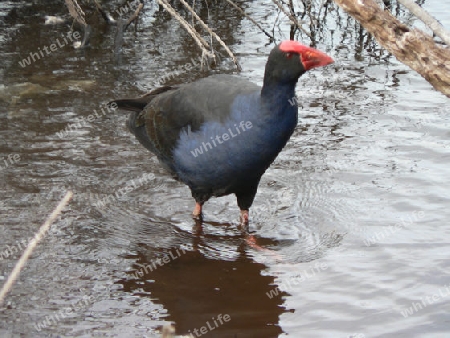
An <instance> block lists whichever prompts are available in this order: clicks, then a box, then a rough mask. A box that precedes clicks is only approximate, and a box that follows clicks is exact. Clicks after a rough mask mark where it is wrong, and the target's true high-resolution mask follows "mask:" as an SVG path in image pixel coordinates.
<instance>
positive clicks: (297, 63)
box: [264, 40, 334, 84]
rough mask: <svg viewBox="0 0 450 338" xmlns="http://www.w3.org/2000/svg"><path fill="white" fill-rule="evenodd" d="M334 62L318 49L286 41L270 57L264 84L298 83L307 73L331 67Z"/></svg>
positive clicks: (273, 50)
mask: <svg viewBox="0 0 450 338" xmlns="http://www.w3.org/2000/svg"><path fill="white" fill-rule="evenodd" d="M333 62H334V60H333V59H332V58H331V57H329V56H328V55H326V54H325V53H322V52H321V51H318V50H317V49H314V48H311V47H308V46H305V45H302V44H301V43H299V42H297V41H293V40H286V41H283V42H282V43H280V44H279V45H278V46H276V47H275V48H274V49H272V51H271V52H270V55H269V60H268V61H267V64H266V70H265V75H264V83H265V84H267V83H268V82H270V83H273V84H284V83H294V84H295V83H297V81H298V78H299V77H300V76H301V75H302V74H304V73H305V72H306V71H308V70H310V69H312V68H316V67H322V66H326V65H329V64H330V63H333Z"/></svg>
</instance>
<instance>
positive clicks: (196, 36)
mask: <svg viewBox="0 0 450 338" xmlns="http://www.w3.org/2000/svg"><path fill="white" fill-rule="evenodd" d="M157 1H158V3H159V4H160V5H161V6H163V7H164V9H165V10H166V11H167V12H168V13H169V14H170V15H172V16H173V17H174V18H175V19H176V20H177V21H178V22H179V23H180V24H181V25H182V26H183V27H184V28H185V29H186V30H187V31H188V33H189V34H190V35H191V36H192V38H193V39H194V41H195V43H196V44H197V45H198V47H199V48H200V49H201V50H202V55H205V54H206V55H207V56H208V57H210V58H212V59H215V55H214V54H213V53H211V52H210V51H208V50H207V49H206V48H209V44H208V43H207V42H206V41H205V39H203V38H202V37H201V36H200V35H199V34H198V33H197V31H196V30H195V29H194V28H193V27H192V26H191V25H189V23H188V22H187V21H186V20H184V19H183V18H182V17H181V16H180V15H179V14H178V13H177V12H176V11H175V9H174V8H173V7H172V6H171V5H170V4H169V3H168V2H167V1H166V0H157Z"/></svg>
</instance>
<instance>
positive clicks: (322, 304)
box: [0, 1, 450, 338]
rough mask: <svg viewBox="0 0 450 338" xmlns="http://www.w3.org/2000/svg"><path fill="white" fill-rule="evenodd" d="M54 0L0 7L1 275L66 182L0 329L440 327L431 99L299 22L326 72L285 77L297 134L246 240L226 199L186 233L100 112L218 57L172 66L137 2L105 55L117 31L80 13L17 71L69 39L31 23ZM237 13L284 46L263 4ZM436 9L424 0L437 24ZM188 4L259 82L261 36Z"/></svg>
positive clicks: (211, 332) (442, 154) (441, 208)
mask: <svg viewBox="0 0 450 338" xmlns="http://www.w3.org/2000/svg"><path fill="white" fill-rule="evenodd" d="M56 4H59V2H55V3H54V4H53V6H48V5H46V6H43V5H36V4H27V5H24V4H23V3H20V2H2V3H1V5H0V17H1V27H2V29H1V31H0V32H1V33H0V35H1V39H0V51H1V54H2V59H3V60H2V70H1V72H0V77H1V79H2V81H1V83H2V84H1V85H0V135H1V138H0V167H1V170H0V180H1V182H2V184H1V186H0V192H1V196H2V199H1V201H0V215H1V219H2V222H1V233H2V236H1V238H0V254H2V256H1V258H2V259H1V260H0V280H2V281H4V280H5V279H6V278H7V276H8V274H9V273H10V271H11V270H12V268H13V266H14V264H15V262H16V260H17V259H18V257H19V255H20V254H19V251H22V250H23V248H24V244H23V241H24V240H25V241H27V240H28V239H29V238H30V237H32V236H33V234H34V233H35V231H36V230H37V229H38V227H39V225H40V224H41V223H42V221H43V220H44V219H45V217H46V216H47V215H48V214H49V213H50V212H51V210H52V209H53V208H54V207H55V205H56V204H57V203H58V201H59V199H60V198H61V197H62V196H63V195H64V193H65V191H66V190H68V189H71V190H73V191H74V193H75V197H74V199H73V201H72V202H71V203H70V205H69V207H68V208H66V210H65V211H64V212H63V214H62V215H61V217H60V218H59V219H58V221H57V222H56V223H55V225H54V226H53V228H52V230H51V232H50V233H49V234H48V235H47V236H46V238H45V239H44V240H43V242H42V243H41V244H40V245H39V247H38V249H37V251H36V252H35V253H34V254H33V256H32V259H31V260H30V261H29V262H28V265H27V267H26V268H25V270H24V271H23V272H22V274H21V277H20V280H19V281H18V283H17V284H16V285H15V287H14V289H13V291H12V293H11V294H10V295H9V296H8V297H7V302H6V306H5V307H2V308H0V336H1V337H19V336H21V337H41V336H42V337H44V336H45V337H47V336H64V337H89V336H101V337H144V336H147V337H153V336H158V335H157V332H158V329H159V328H160V327H161V325H162V324H164V323H167V322H174V323H175V325H176V328H177V332H178V333H179V334H187V333H188V332H192V333H193V332H194V330H196V329H197V330H198V331H197V332H200V329H201V328H202V327H203V326H207V327H208V333H207V334H205V335H204V336H205V337H208V336H209V337H278V336H281V337H282V336H288V335H289V336H292V337H358V338H363V337H393V336H396V337H446V336H447V334H448V331H450V328H449V324H448V323H449V319H450V318H449V314H448V306H449V300H450V277H449V274H448V270H449V260H448V257H449V253H450V250H449V249H450V241H449V240H448V238H450V237H449V234H450V226H449V221H450V211H449V209H448V205H449V198H450V193H449V189H448V188H447V186H448V183H449V182H448V177H450V169H449V166H448V164H447V163H448V160H449V159H450V152H449V151H450V150H449V148H450V142H449V135H450V134H449V131H448V130H449V123H450V118H449V111H448V107H447V106H448V99H447V98H446V97H444V96H443V95H442V94H440V93H437V92H435V91H434V90H433V89H432V87H431V86H430V85H429V84H428V83H427V82H426V81H425V80H423V79H422V78H421V77H420V76H418V75H417V74H415V73H414V72H413V71H411V70H409V69H408V68H407V67H406V66H404V65H402V64H401V63H399V62H397V61H396V60H395V59H394V58H393V57H392V56H390V55H389V54H388V53H386V52H385V51H383V50H382V49H381V48H380V47H378V45H377V44H376V43H374V42H373V41H372V40H371V39H370V38H369V37H368V36H367V35H363V36H360V34H359V33H360V31H359V28H358V27H357V25H356V24H355V23H354V21H353V20H351V19H349V18H348V17H347V16H346V15H345V14H343V13H342V12H341V11H338V10H336V8H335V7H333V6H331V5H330V6H329V7H328V12H327V15H326V17H325V19H326V20H325V19H323V20H321V21H320V22H319V25H318V27H316V28H315V31H316V32H317V39H318V43H317V47H318V48H320V49H322V50H324V51H326V52H327V53H329V54H330V55H332V56H333V57H334V58H335V60H336V63H335V64H333V65H331V66H329V67H326V68H322V69H318V70H314V71H311V72H309V73H308V74H306V75H305V76H303V77H302V78H301V80H300V82H299V85H298V87H297V94H298V100H299V105H300V109H299V126H298V127H297V130H296V132H295V133H294V135H293V137H292V139H291V141H290V142H289V143H288V145H287V146H286V148H285V149H284V150H283V152H282V153H281V154H280V155H279V157H278V158H277V160H276V161H275V163H274V164H273V165H272V166H271V167H270V169H269V170H268V171H267V173H266V174H265V175H264V176H263V179H262V181H261V185H260V189H259V191H258V194H257V196H256V199H255V203H254V205H253V208H252V210H251V224H250V230H251V232H252V235H253V236H254V238H255V241H256V245H252V244H251V243H249V241H248V239H247V240H246V238H244V237H243V236H242V235H241V233H240V231H239V230H238V229H237V221H238V208H237V206H236V203H235V199H234V198H233V197H230V196H229V197H224V198H219V199H213V200H211V201H210V202H208V203H207V205H206V207H205V222H204V224H203V225H202V226H199V225H198V224H195V222H194V221H193V220H192V219H191V218H190V212H191V209H192V207H193V200H192V198H191V197H190V192H189V190H188V188H186V187H185V186H183V185H181V184H179V183H177V182H175V181H173V180H172V179H171V178H170V177H168V176H167V175H166V174H165V173H164V171H163V169H162V168H161V167H160V166H159V165H158V163H157V161H156V159H155V158H154V157H152V156H151V155H150V154H149V153H148V152H147V151H146V150H145V149H144V148H142V147H141V146H140V145H139V144H138V142H137V141H136V140H135V139H134V138H133V137H132V136H131V135H130V134H129V132H128V131H127V130H126V128H125V121H126V114H124V113H123V112H113V113H108V112H106V113H104V110H103V111H102V106H103V104H104V103H106V102H108V101H109V100H110V99H113V98H117V97H126V96H134V95H140V94H142V93H143V92H144V91H145V90H146V89H151V88H153V87H155V86H157V85H161V84H171V83H177V82H188V81H191V80H194V79H197V78H201V77H204V76H206V75H208V74H211V73H219V72H220V73H233V72H234V70H235V68H234V67H233V64H232V63H231V62H230V61H229V59H227V58H225V57H224V58H223V59H222V61H221V62H220V63H219V64H218V66H217V68H216V69H214V70H209V71H206V70H203V71H202V70H200V69H199V67H198V65H195V67H194V69H193V70H191V71H186V69H187V68H188V65H190V64H192V63H195V64H196V63H197V62H198V61H197V60H198V50H197V49H196V47H195V45H194V44H192V42H191V40H190V39H189V38H187V34H186V33H185V32H184V31H183V30H182V29H181V28H179V26H178V24H176V23H174V22H173V20H170V18H169V16H168V15H167V13H165V12H160V11H158V10H157V8H156V7H151V6H147V7H146V9H145V11H144V14H143V16H142V18H141V19H140V23H139V26H138V32H137V33H136V34H135V33H134V32H133V30H132V29H131V30H130V31H129V32H127V33H126V34H125V40H124V41H125V43H124V48H123V53H122V54H121V57H120V58H119V59H117V58H115V57H114V54H113V39H114V29H111V28H108V27H106V26H105V25H103V24H96V25H94V35H93V37H92V48H90V49H87V50H85V51H76V50H74V49H73V48H71V47H70V46H66V47H63V48H61V49H58V50H57V51H56V52H54V53H52V54H51V55H49V56H47V57H45V58H42V59H40V60H37V61H36V62H33V63H32V64H31V65H29V66H27V67H24V68H22V67H21V66H19V63H18V62H19V61H21V60H22V59H23V58H25V57H27V56H28V55H29V53H30V52H34V51H36V50H38V48H42V46H44V45H49V44H50V43H52V42H53V41H55V39H56V38H58V37H59V36H61V34H66V33H67V31H68V27H67V26H66V25H59V26H44V25H43V22H44V19H43V16H44V15H61V14H65V13H66V9H65V8H64V7H62V6H56ZM110 6H111V8H117V7H114V5H110ZM105 7H106V5H105ZM244 7H245V8H246V10H247V12H248V13H249V14H250V15H251V16H252V17H254V18H255V19H256V20H257V21H258V22H261V23H262V24H263V26H264V27H265V28H267V29H268V30H269V31H271V32H272V30H273V31H274V34H275V36H276V38H277V39H278V40H281V39H285V38H288V37H289V26H288V21H287V20H286V19H284V16H283V15H280V16H278V13H277V12H276V11H274V6H273V5H272V4H271V3H270V2H265V3H260V2H258V3H257V2H245V6H244ZM444 7H446V8H445V9H446V10H444ZM447 7H448V5H444V4H442V3H441V2H437V1H426V4H425V8H427V9H429V10H430V12H431V13H432V14H433V15H435V16H436V17H437V18H438V19H440V21H441V22H442V24H444V26H446V27H450V18H449V17H448V15H447V14H446V13H448V12H449V9H450V8H447ZM49 8H51V9H49ZM108 8H109V7H108ZM201 13H202V15H203V16H204V17H205V18H208V23H209V24H210V25H211V27H213V28H214V29H215V30H216V32H217V33H218V34H219V35H220V36H221V37H222V38H223V39H224V41H225V42H226V43H227V44H228V45H229V46H230V47H231V49H232V50H233V51H234V52H235V53H236V55H237V57H238V59H239V61H240V63H241V65H242V66H243V72H242V73H241V74H240V76H243V77H245V78H248V79H250V80H251V81H253V82H255V83H258V84H261V83H262V77H263V71H264V64H265V62H266V59H267V55H268V52H269V51H270V49H271V48H272V47H273V45H269V44H268V41H267V38H266V37H265V36H264V35H263V34H262V33H261V32H260V31H258V29H257V28H255V27H254V26H253V25H252V24H251V23H250V22H249V21H247V20H245V19H243V18H242V17H240V16H238V15H237V14H236V13H235V12H234V10H232V9H230V8H228V6H225V5H216V4H214V5H211V6H210V8H209V13H208V12H207V11H206V9H202V11H201ZM208 14H209V16H208ZM321 15H322V16H323V15H324V9H322V10H321ZM322 16H321V17H322ZM400 16H401V17H402V18H403V19H404V20H411V18H409V17H408V16H406V15H405V14H404V13H400ZM91 20H93V21H94V22H95V20H96V19H95V16H94V17H92V18H91ZM276 20H278V21H276ZM274 22H275V24H274ZM418 26H420V25H419V24H418ZM298 39H300V40H307V39H306V38H302V37H301V36H300V37H298ZM193 60H194V61H193ZM95 111H96V112H97V114H99V115H100V117H96V118H95V119H94V120H93V121H91V122H86V123H83V124H82V126H81V127H79V128H78V127H76V128H74V130H73V131H70V132H69V133H67V134H66V135H60V134H59V133H60V132H62V131H64V129H65V128H66V127H67V126H68V124H71V123H75V122H76V121H77V118H80V117H84V118H85V119H86V120H87V119H88V117H89V115H91V114H95V113H94V112H95ZM8 156H9V157H8ZM17 156H18V157H17ZM126 187H132V189H129V190H130V191H129V192H128V193H127V194H121V193H119V191H120V189H124V188H126ZM433 295H434V298H433ZM413 303H415V304H413ZM62 310H65V311H66V312H64V313H65V315H64V318H62V315H61V312H60V311H62ZM405 311H409V312H405ZM219 315H222V316H221V318H228V319H229V320H228V321H226V320H225V319H221V320H219ZM226 315H228V316H229V317H225V316H226ZM46 318H52V320H51V323H50V324H49V325H48V326H47V327H45V328H44V327H43V326H45V323H43V321H44V320H45V319H46ZM39 325H40V327H39V330H40V331H39V330H37V326H39Z"/></svg>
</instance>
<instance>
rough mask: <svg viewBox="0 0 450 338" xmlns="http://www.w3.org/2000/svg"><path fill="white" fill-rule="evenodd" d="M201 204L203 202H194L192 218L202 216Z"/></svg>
mask: <svg viewBox="0 0 450 338" xmlns="http://www.w3.org/2000/svg"><path fill="white" fill-rule="evenodd" d="M202 206H203V204H200V203H198V202H195V208H194V211H193V212H192V217H193V218H194V219H201V218H202Z"/></svg>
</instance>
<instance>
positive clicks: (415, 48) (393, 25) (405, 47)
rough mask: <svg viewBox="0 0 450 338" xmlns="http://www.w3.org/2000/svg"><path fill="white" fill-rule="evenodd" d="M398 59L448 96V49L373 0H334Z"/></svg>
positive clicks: (449, 51)
mask: <svg viewBox="0 0 450 338" xmlns="http://www.w3.org/2000/svg"><path fill="white" fill-rule="evenodd" d="M334 1H335V2H336V3H337V4H338V5H339V6H340V7H341V8H342V9H343V10H345V11H346V12H347V13H349V14H350V15H351V16H353V17H354V18H355V19H356V20H358V21H359V23H360V24H361V25H362V26H363V27H364V28H365V29H366V30H367V31H368V32H369V33H371V34H372V35H373V36H374V37H375V38H376V39H377V41H378V43H379V44H380V45H381V46H383V47H384V48H385V49H386V50H388V51H389V52H390V53H392V54H393V55H394V56H395V57H396V58H397V59H398V60H399V61H400V62H403V63H404V64H406V65H407V66H409V67H411V68H412V69H413V70H415V71H416V72H418V73H419V74H420V75H422V76H423V77H424V78H425V79H426V80H427V81H428V82H430V83H431V85H432V86H433V87H434V88H435V89H437V90H439V91H440V92H442V93H443V94H445V95H446V96H448V97H450V49H449V48H445V47H443V46H440V45H438V44H436V43H435V41H434V40H433V38H432V37H431V36H430V35H428V34H426V33H424V32H422V31H421V30H419V29H417V28H409V27H408V26H406V25H404V24H403V23H401V22H400V21H399V20H397V18H395V17H394V16H393V15H392V14H391V13H390V12H389V11H387V10H383V9H381V8H380V7H379V6H378V4H377V3H376V2H375V1H374V0H334Z"/></svg>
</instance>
